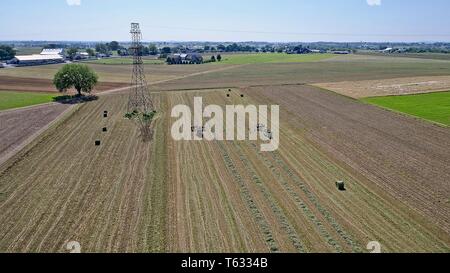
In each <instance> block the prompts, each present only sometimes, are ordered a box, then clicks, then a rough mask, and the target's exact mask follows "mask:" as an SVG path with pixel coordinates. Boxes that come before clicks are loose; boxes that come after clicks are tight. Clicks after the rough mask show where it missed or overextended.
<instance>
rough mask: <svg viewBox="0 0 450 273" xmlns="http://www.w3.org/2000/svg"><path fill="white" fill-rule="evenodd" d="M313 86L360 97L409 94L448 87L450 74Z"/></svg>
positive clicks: (443, 89) (449, 87)
mask: <svg viewBox="0 0 450 273" xmlns="http://www.w3.org/2000/svg"><path fill="white" fill-rule="evenodd" d="M314 86H317V87H320V88H325V89H328V90H331V91H334V92H336V93H339V94H342V95H345V96H348V97H352V98H356V99H360V98H366V97H378V96H390V95H409V94H420V93H429V92H436V91H445V90H449V89H450V76H434V77H414V78H396V79H382V80H368V81H345V82H333V83H316V84H314Z"/></svg>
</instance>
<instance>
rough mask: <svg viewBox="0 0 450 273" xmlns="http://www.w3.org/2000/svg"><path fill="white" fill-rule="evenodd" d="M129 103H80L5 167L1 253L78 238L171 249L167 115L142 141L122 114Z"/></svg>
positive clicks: (85, 242) (94, 244) (53, 246)
mask: <svg viewBox="0 0 450 273" xmlns="http://www.w3.org/2000/svg"><path fill="white" fill-rule="evenodd" d="M126 101H127V99H126V96H114V97H112V96H111V97H102V99H100V100H99V101H95V102H92V103H86V104H83V105H79V106H76V107H77V108H76V111H74V112H73V114H72V115H70V116H69V117H67V118H66V119H64V120H63V122H60V123H58V125H57V126H55V127H53V128H52V129H51V130H49V131H47V132H46V133H44V135H42V136H41V137H39V138H38V139H36V140H35V141H34V142H33V143H32V144H30V145H29V146H28V147H27V148H25V149H24V150H22V151H21V152H20V153H19V154H17V155H16V156H15V157H13V158H12V159H10V161H8V162H9V163H7V164H6V165H2V166H1V169H0V193H1V194H0V210H1V211H2V213H1V214H0V225H1V228H0V230H1V231H2V232H1V234H0V252H65V251H66V250H65V244H66V243H67V242H68V241H71V240H78V241H79V242H80V243H81V244H82V247H83V251H84V252H96V251H97V252H100V251H110V252H124V251H127V252H162V251H164V250H165V240H166V237H165V236H166V235H167V234H166V233H165V230H166V223H165V215H167V212H166V210H165V206H166V202H167V198H165V196H166V194H167V191H166V185H167V183H166V181H165V178H164V174H166V173H167V171H166V170H165V169H164V168H165V166H166V161H165V159H164V158H165V151H164V150H162V149H165V147H166V145H165V143H164V141H165V139H166V137H165V136H164V134H165V131H163V130H161V128H162V127H161V124H162V123H163V122H164V120H163V119H159V120H158V121H156V125H155V126H156V131H155V134H156V135H155V139H156V140H155V141H154V142H153V144H144V143H141V142H140V141H139V138H138V137H137V130H135V128H134V126H133V125H132V124H131V123H130V122H129V121H127V120H125V119H123V114H122V113H123V112H124V111H125V107H126ZM105 109H107V110H109V111H110V119H109V120H105V119H103V116H102V113H103V111H104V110H105ZM163 109H164V107H163ZM104 126H107V127H108V129H109V130H108V132H107V133H102V132H101V128H102V127H104ZM96 139H101V140H102V146H101V147H96V146H94V140H96Z"/></svg>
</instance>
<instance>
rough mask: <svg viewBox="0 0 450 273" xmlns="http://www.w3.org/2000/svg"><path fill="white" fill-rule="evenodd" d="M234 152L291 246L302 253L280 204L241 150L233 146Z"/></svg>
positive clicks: (299, 243) (302, 247) (300, 244)
mask: <svg viewBox="0 0 450 273" xmlns="http://www.w3.org/2000/svg"><path fill="white" fill-rule="evenodd" d="M235 147H236V152H237V153H238V155H239V158H240V159H241V162H242V163H243V164H244V166H245V168H246V170H247V172H248V174H249V176H251V177H252V180H253V182H255V184H256V185H258V187H259V189H260V191H261V192H262V194H263V195H264V197H265V198H266V200H267V201H268V202H269V203H270V207H271V208H272V211H273V212H274V214H275V215H276V216H277V218H278V221H279V222H280V224H281V225H282V227H283V229H284V230H285V232H286V233H287V234H288V236H289V239H290V240H291V243H292V245H293V246H294V247H295V249H296V250H297V251H298V252H300V253H304V252H305V251H306V250H305V247H304V246H303V243H302V241H301V239H300V238H299V236H298V235H297V232H296V231H295V229H294V228H293V227H292V224H291V223H290V221H289V219H288V218H287V216H286V215H285V213H284V211H283V209H282V208H281V207H280V204H279V203H278V201H277V200H275V198H274V197H273V195H272V193H271V192H270V191H269V190H268V188H267V187H266V186H265V185H264V182H263V181H262V180H261V178H260V177H259V176H258V174H257V173H256V172H255V169H254V168H253V166H252V165H251V164H250V163H249V162H250V161H249V159H248V158H247V157H246V156H244V154H243V151H242V149H241V148H240V146H239V145H235Z"/></svg>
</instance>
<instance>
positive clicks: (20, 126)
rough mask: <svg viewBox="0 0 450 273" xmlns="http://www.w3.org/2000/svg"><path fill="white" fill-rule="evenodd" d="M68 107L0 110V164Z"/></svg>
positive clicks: (43, 106)
mask: <svg viewBox="0 0 450 273" xmlns="http://www.w3.org/2000/svg"><path fill="white" fill-rule="evenodd" d="M69 108H70V106H68V105H63V104H52V105H42V106H35V107H31V108H27V109H20V110H11V111H4V112H0V136H1V138H0V165H1V164H2V163H3V162H4V161H6V160H7V159H8V158H9V157H11V156H13V155H14V153H15V152H18V151H19V150H20V149H21V148H23V146H24V144H27V142H28V141H30V140H31V139H32V138H33V137H37V134H39V133H40V132H42V130H43V129H45V128H46V126H48V125H49V124H50V123H51V122H52V121H54V120H55V119H56V118H57V117H58V116H60V115H61V114H62V113H63V112H64V111H66V110H67V109H69ZM0 199H1V197H0Z"/></svg>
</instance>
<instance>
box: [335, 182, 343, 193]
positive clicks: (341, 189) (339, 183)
mask: <svg viewBox="0 0 450 273" xmlns="http://www.w3.org/2000/svg"><path fill="white" fill-rule="evenodd" d="M336 187H337V188H338V190H340V191H345V182H344V181H337V182H336Z"/></svg>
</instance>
